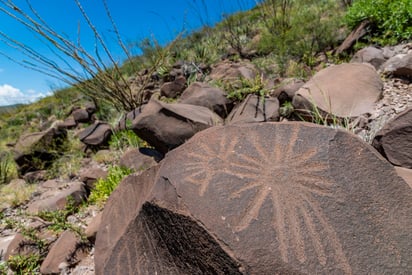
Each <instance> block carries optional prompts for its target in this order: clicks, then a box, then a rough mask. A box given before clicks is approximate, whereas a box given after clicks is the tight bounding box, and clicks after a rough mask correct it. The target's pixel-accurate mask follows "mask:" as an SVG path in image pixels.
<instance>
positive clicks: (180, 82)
mask: <svg viewBox="0 0 412 275" xmlns="http://www.w3.org/2000/svg"><path fill="white" fill-rule="evenodd" d="M185 85H186V78H185V77H184V76H179V77H177V78H176V79H175V80H173V81H172V82H166V83H164V84H163V85H162V87H160V94H161V95H162V96H165V97H168V98H175V97H177V96H178V95H180V94H181V93H182V92H183V91H184V89H185Z"/></svg>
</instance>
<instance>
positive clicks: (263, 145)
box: [95, 123, 412, 275]
mask: <svg viewBox="0 0 412 275" xmlns="http://www.w3.org/2000/svg"><path fill="white" fill-rule="evenodd" d="M411 208H412V189H411V188H410V187H409V186H408V185H407V184H406V183H405V181H403V180H402V179H401V178H400V177H398V176H397V174H396V172H395V170H394V169H393V167H392V166H391V165H390V164H389V163H388V162H386V161H385V160H384V159H382V158H381V157H380V156H379V155H378V154H377V153H376V152H375V151H374V150H373V149H371V148H370V147H369V146H368V145H367V144H365V143H364V142H362V141H361V140H359V139H358V138H356V137H355V136H353V135H351V134H349V133H347V132H343V131H339V130H335V129H331V128H326V127H320V126H315V125H310V124H304V123H281V124H279V123H277V124H276V123H254V124H243V125H236V126H226V127H213V128H210V129H208V130H206V131H203V132H201V133H199V134H197V135H196V136H195V137H193V138H192V139H191V140H189V141H188V142H187V143H185V144H184V145H182V146H180V147H179V148H177V149H175V150H173V151H171V152H169V154H167V155H166V158H165V159H164V160H163V161H162V162H161V164H160V165H159V166H155V167H152V168H151V169H149V170H147V171H146V172H144V173H143V174H141V175H132V176H129V177H128V178H126V180H124V181H123V182H122V183H121V184H120V185H119V187H118V189H117V190H116V191H115V192H114V193H113V195H112V196H111V197H110V199H109V201H108V203H107V204H106V207H105V210H104V213H103V217H102V224H101V227H100V230H99V232H98V235H97V240H96V252H95V268H96V274H98V275H99V274H133V273H136V274H154V273H158V274H171V273H173V274H199V273H205V272H209V273H222V274H276V273H279V274H292V273H293V274H297V273H309V274H322V273H323V274H360V273H369V274H385V273H398V274H402V273H408V272H409V271H410V270H411V269H412V257H411V250H410V248H411V246H412V212H411V211H410V209H411ZM131 209H134V211H130V210H131ZM365 255H368V256H365Z"/></svg>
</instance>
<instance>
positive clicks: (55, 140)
mask: <svg viewBox="0 0 412 275" xmlns="http://www.w3.org/2000/svg"><path fill="white" fill-rule="evenodd" d="M66 138H67V131H66V130H64V129H58V128H54V127H51V128H49V129H48V130H46V131H43V132H37V133H30V134H26V135H23V136H21V137H20V138H19V140H18V142H17V143H16V145H15V147H14V152H15V157H14V160H15V161H16V163H17V165H18V166H19V169H20V172H21V173H22V174H25V173H27V172H31V171H37V170H42V169H44V168H47V167H48V166H49V165H51V163H52V162H53V160H54V159H56V157H57V155H56V152H58V151H59V150H61V147H62V145H63V143H64V141H65V140H66Z"/></svg>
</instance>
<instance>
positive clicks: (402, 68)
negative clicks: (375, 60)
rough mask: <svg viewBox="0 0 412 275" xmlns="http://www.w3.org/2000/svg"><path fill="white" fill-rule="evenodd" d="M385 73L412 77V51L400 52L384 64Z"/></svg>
mask: <svg viewBox="0 0 412 275" xmlns="http://www.w3.org/2000/svg"><path fill="white" fill-rule="evenodd" d="M382 71H383V72H384V73H385V74H388V75H393V76H398V77H405V78H409V79H412V53H409V54H398V55H396V56H394V57H392V58H390V59H389V60H388V61H386V62H385V63H384V64H383V65H382Z"/></svg>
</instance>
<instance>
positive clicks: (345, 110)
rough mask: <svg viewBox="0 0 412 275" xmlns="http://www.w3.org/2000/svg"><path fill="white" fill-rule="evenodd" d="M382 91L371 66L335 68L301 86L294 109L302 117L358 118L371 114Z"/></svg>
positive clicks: (318, 74) (330, 68) (332, 67)
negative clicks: (312, 115) (312, 114)
mask: <svg viewBox="0 0 412 275" xmlns="http://www.w3.org/2000/svg"><path fill="white" fill-rule="evenodd" d="M382 89H383V84H382V81H381V79H380V77H379V75H378V74H377V73H376V70H375V69H374V68H373V67H372V66H371V65H369V64H365V63H362V64H361V63H349V64H340V65H334V66H330V67H328V68H326V69H323V70H321V71H319V72H318V73H316V74H315V75H314V76H313V77H312V78H311V79H310V80H309V81H308V82H307V83H306V84H305V85H303V86H302V88H300V89H299V90H298V91H297V92H296V94H295V97H294V98H293V106H294V107H295V110H300V111H301V112H302V113H304V114H305V113H308V112H309V114H311V113H314V112H315V113H318V112H319V113H324V114H330V115H333V116H336V117H357V116H360V115H362V114H365V113H372V112H373V110H374V104H375V102H377V101H378V100H379V99H380V98H381V96H382Z"/></svg>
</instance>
